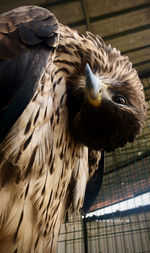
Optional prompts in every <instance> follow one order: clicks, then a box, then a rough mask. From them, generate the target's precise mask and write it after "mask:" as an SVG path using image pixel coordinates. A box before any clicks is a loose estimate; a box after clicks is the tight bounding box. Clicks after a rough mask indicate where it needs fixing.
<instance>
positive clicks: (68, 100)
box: [0, 6, 146, 253]
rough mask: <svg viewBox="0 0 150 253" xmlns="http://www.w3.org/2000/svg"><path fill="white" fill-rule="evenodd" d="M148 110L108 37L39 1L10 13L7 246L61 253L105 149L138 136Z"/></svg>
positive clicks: (1, 40) (0, 115) (3, 112)
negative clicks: (67, 221) (62, 18)
mask: <svg viewBox="0 0 150 253" xmlns="http://www.w3.org/2000/svg"><path fill="white" fill-rule="evenodd" d="M145 115H146V105H145V99H144V93H143V86H142V84H141V81H140V79H139V78H138V74H137V72H136V70H135V69H134V68H132V64H131V63H130V62H129V59H128V57H125V56H122V55H121V53H120V52H119V51H118V50H116V49H115V48H112V47H111V46H110V45H109V46H106V45H105V43H104V41H103V40H102V39H101V38H100V37H99V36H95V35H93V34H92V33H89V32H87V33H86V35H80V34H79V33H78V32H76V31H73V30H71V29H70V28H69V27H67V26H64V25H62V24H60V23H59V22H58V21H57V19H56V17H55V16H54V15H53V14H52V13H50V12H49V11H48V10H46V9H44V8H41V7H37V6H26V7H19V8H16V9H14V10H11V11H9V12H6V13H2V14H1V15H0V201H1V204H0V251H1V252H3V253H6V252H7V253H13V252H14V253H29V252H31V253H33V252H37V253H42V252H44V253H48V252H51V253H54V252H55V250H56V246H57V239H58V235H59V230H60V225H61V222H62V219H63V218H64V215H65V213H66V211H67V210H72V211H76V210H80V209H82V206H83V210H84V209H87V208H89V206H88V201H87V200H86V201H85V205H83V202H84V195H85V190H86V185H88V189H87V194H86V195H87V198H88V196H89V194H92V192H90V189H91V190H92V189H93V188H92V186H91V185H90V180H91V179H92V178H93V177H94V175H95V172H96V171H97V169H100V168H102V167H103V161H102V163H101V164H100V159H101V152H103V151H108V152H109V151H112V150H114V149H115V148H118V147H123V146H124V145H125V144H126V143H127V142H132V141H133V140H134V138H135V136H136V135H137V134H138V133H139V131H140V129H141V127H142V126H143V123H144V120H145ZM93 182H95V179H93ZM100 184H101V180H100ZM89 201H90V203H91V199H90V200H89ZM87 206H88V207H87Z"/></svg>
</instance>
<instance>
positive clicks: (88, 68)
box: [85, 63, 91, 74]
mask: <svg viewBox="0 0 150 253" xmlns="http://www.w3.org/2000/svg"><path fill="white" fill-rule="evenodd" d="M85 70H86V74H88V73H89V72H91V68H90V65H89V64H88V63H87V64H86V67H85Z"/></svg>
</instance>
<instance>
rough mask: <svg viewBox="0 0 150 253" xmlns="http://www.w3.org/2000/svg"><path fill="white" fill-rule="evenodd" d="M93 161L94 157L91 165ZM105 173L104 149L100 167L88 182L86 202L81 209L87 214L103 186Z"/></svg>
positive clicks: (90, 163)
mask: <svg viewBox="0 0 150 253" xmlns="http://www.w3.org/2000/svg"><path fill="white" fill-rule="evenodd" d="M95 152H96V151H95ZM90 161H91V162H90ZM93 162H94V161H93ZM93 162H92V159H91V160H89V167H90V166H92V163H93ZM103 174H104V151H102V152H101V158H100V160H99V163H98V168H97V169H96V170H95V172H94V174H93V175H92V177H91V178H90V180H89V181H88V183H87V186H86V191H85V199H84V204H83V207H82V209H81V212H82V213H83V214H86V213H87V212H88V211H89V209H90V208H91V206H92V204H93V202H94V200H95V199H96V197H97V195H98V193H99V191H100V189H101V186H102V181H103Z"/></svg>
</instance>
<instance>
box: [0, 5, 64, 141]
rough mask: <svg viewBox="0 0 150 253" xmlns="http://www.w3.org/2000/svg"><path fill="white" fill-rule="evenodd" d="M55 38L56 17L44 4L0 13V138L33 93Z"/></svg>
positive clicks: (57, 30)
mask: <svg viewBox="0 0 150 253" xmlns="http://www.w3.org/2000/svg"><path fill="white" fill-rule="evenodd" d="M58 41H59V24H58V21H57V19H56V17H55V16H54V15H53V14H52V13H51V12H49V11H48V10H46V9H44V8H41V7H38V6H25V7H19V8H16V9H14V10H11V11H9V12H6V13H2V14H1V15H0V142H1V141H2V140H3V139H4V137H5V136H6V134H7V133H8V131H9V129H10V128H11V126H12V125H13V124H14V123H15V122H16V120H17V119H18V118H19V116H20V115H21V114H22V112H23V111H24V109H25V108H26V106H27V105H28V103H29V102H30V101H31V99H32V97H33V96H34V93H35V90H36V89H37V86H38V82H39V80H40V78H41V76H42V74H43V72H44V71H45V68H46V66H47V63H48V61H49V62H52V61H53V59H54V55H55V48H56V47H57V44H58Z"/></svg>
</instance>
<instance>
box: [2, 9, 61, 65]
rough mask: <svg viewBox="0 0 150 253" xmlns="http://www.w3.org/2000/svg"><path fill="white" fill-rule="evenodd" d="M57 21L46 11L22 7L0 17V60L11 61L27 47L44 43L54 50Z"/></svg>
mask: <svg viewBox="0 0 150 253" xmlns="http://www.w3.org/2000/svg"><path fill="white" fill-rule="evenodd" d="M58 27H59V24H58V21H57V19H56V17H55V16H54V15H53V14H52V13H51V12H50V11H48V10H46V9H44V8H41V7H38V6H23V7H19V8H16V9H13V10H11V11H9V12H6V13H2V14H1V15H0V59H1V60H6V61H8V60H11V59H13V58H16V56H18V55H20V54H22V53H23V52H24V51H25V50H26V49H27V48H29V46H35V45H38V44H39V43H41V42H43V41H44V42H46V44H47V45H48V46H50V47H53V48H55V47H56V46H57V43H58Z"/></svg>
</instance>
